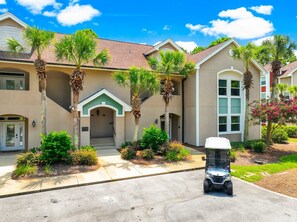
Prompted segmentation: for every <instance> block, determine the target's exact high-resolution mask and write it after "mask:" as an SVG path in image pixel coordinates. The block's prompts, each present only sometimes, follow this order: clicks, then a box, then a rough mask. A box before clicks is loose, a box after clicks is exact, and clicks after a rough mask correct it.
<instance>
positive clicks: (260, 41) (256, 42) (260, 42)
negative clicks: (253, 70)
mask: <svg viewBox="0 0 297 222" xmlns="http://www.w3.org/2000/svg"><path fill="white" fill-rule="evenodd" d="M272 39H273V36H267V37H263V38H260V39H257V40H255V41H253V43H254V44H255V45H258V46H259V45H261V44H262V43H263V42H264V41H265V40H272Z"/></svg>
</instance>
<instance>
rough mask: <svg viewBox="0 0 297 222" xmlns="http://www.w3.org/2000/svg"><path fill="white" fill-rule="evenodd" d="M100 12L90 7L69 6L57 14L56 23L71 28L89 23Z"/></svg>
mask: <svg viewBox="0 0 297 222" xmlns="http://www.w3.org/2000/svg"><path fill="white" fill-rule="evenodd" d="M100 15H101V12H100V11H99V10H97V9H95V8H93V7H92V6H91V5H79V4H75V5H69V6H68V7H66V8H65V9H63V10H62V11H61V12H60V13H59V14H58V17H57V19H58V22H59V23H60V24H61V25H63V26H72V25H77V24H79V23H83V22H86V21H90V20H92V19H93V17H95V16H100Z"/></svg>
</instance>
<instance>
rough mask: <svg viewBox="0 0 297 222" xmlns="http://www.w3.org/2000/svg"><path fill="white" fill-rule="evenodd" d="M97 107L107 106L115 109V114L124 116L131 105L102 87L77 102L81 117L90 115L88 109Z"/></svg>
mask: <svg viewBox="0 0 297 222" xmlns="http://www.w3.org/2000/svg"><path fill="white" fill-rule="evenodd" d="M98 107H108V108H111V109H113V110H115V111H116V116H119V117H120V116H122V117H123V116H125V112H127V111H131V107H130V106H129V105H128V104H126V103H125V102H124V101H122V100H120V99H119V98H118V97H116V96H115V95H113V94H111V93H110V92H108V91H107V90H106V89H102V90H100V91H99V92H97V93H95V94H93V95H92V96H90V97H88V98H86V99H84V100H83V101H81V102H80V103H79V104H78V111H80V112H81V116H82V117H90V111H91V110H92V109H95V108H98Z"/></svg>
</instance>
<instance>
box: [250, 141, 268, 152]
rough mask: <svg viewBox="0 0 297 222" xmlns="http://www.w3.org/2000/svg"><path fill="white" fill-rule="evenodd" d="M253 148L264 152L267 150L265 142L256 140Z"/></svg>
mask: <svg viewBox="0 0 297 222" xmlns="http://www.w3.org/2000/svg"><path fill="white" fill-rule="evenodd" d="M252 149H253V150H254V151H255V152H256V153H264V152H265V150H266V144H265V143H264V142H255V143H252Z"/></svg>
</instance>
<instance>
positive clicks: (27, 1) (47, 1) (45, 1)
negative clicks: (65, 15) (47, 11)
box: [16, 0, 62, 14]
mask: <svg viewBox="0 0 297 222" xmlns="http://www.w3.org/2000/svg"><path fill="white" fill-rule="evenodd" d="M16 1H17V3H18V4H19V5H21V6H24V7H25V8H27V9H28V10H29V11H30V12H31V13H33V14H41V12H42V10H43V9H44V8H45V7H47V6H51V5H52V6H53V7H56V8H59V7H61V6H62V4H60V3H57V2H56V0H16Z"/></svg>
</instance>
